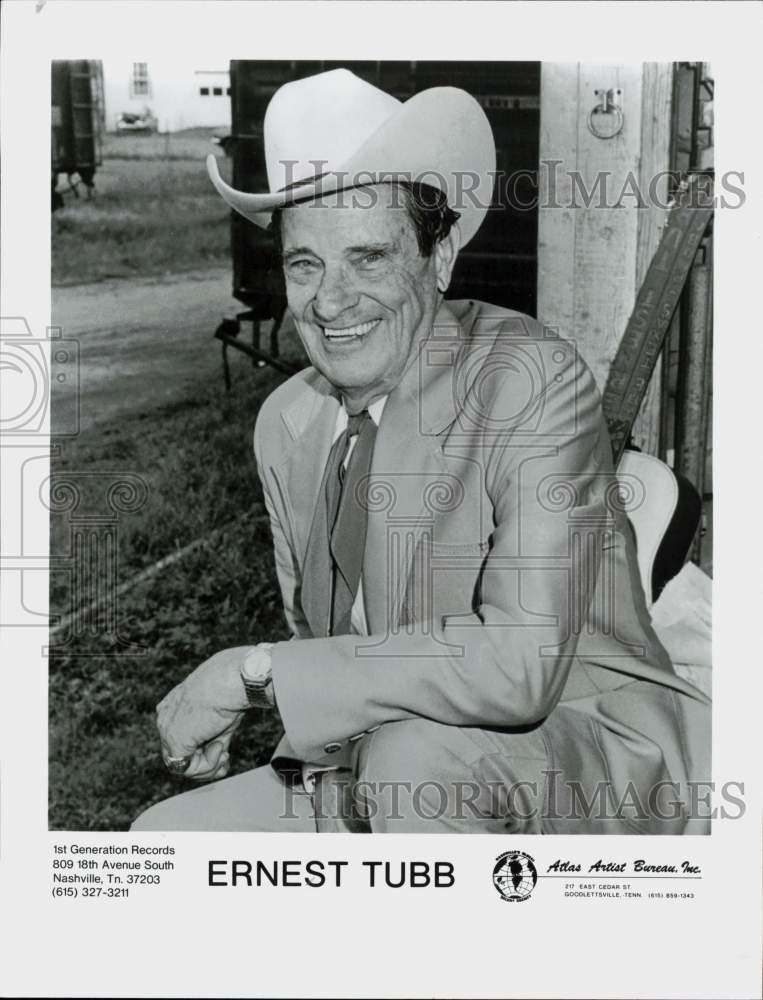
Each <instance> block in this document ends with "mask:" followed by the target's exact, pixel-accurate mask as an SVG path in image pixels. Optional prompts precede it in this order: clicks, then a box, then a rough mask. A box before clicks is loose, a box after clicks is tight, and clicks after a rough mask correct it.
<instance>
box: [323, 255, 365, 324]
mask: <svg viewBox="0 0 763 1000" xmlns="http://www.w3.org/2000/svg"><path fill="white" fill-rule="evenodd" d="M359 298H360V296H359V294H358V292H357V290H356V289H355V288H354V287H353V283H352V279H351V278H350V276H349V275H348V274H347V273H346V271H345V269H344V268H342V267H331V266H330V265H326V266H325V268H324V271H323V274H322V276H321V283H320V285H319V286H318V290H317V291H316V293H315V297H314V298H313V315H314V316H315V319H316V320H317V321H318V322H319V323H320V324H321V325H323V326H325V325H328V324H329V323H333V322H334V321H335V320H336V319H337V318H338V317H339V316H341V315H342V313H343V312H345V311H346V310H348V309H353V308H354V307H355V306H356V305H357V304H358V300H359Z"/></svg>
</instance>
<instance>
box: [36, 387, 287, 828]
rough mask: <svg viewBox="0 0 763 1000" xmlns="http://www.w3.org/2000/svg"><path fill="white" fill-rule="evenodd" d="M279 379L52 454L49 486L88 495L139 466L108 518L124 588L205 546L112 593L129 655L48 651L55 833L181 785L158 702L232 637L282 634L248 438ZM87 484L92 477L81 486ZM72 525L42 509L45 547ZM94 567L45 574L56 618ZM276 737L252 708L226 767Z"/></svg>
mask: <svg viewBox="0 0 763 1000" xmlns="http://www.w3.org/2000/svg"><path fill="white" fill-rule="evenodd" d="M282 377H283V376H280V375H278V374H277V373H275V372H273V371H271V370H270V369H259V370H255V369H249V370H248V372H247V373H246V374H245V375H244V374H239V375H237V378H236V380H235V382H234V386H233V390H232V392H231V394H230V396H228V397H223V398H221V394H220V387H219V385H214V386H209V387H206V388H203V387H199V391H198V393H197V394H196V395H195V396H194V398H193V399H188V400H187V401H186V402H184V403H181V404H176V405H173V406H169V407H165V408H164V409H158V410H156V411H154V412H153V413H151V414H148V415H146V416H144V417H140V418H135V419H132V420H122V421H119V422H118V424H116V425H115V426H113V427H109V428H107V429H106V430H103V429H100V428H97V427H96V428H94V429H93V430H92V431H91V432H88V433H86V434H83V435H81V436H80V438H78V439H77V441H76V442H74V443H73V444H72V445H67V448H66V452H65V454H66V458H65V459H61V460H59V461H58V462H57V464H56V466H55V468H54V473H55V477H56V480H58V481H59V482H61V481H63V480H65V479H66V477H67V473H70V472H77V471H78V472H82V471H86V472H88V473H101V476H100V477H99V476H98V475H95V476H92V477H90V476H88V477H87V480H86V481H85V486H84V492H85V494H86V496H85V498H84V503H85V504H86V503H87V502H88V500H89V499H91V497H90V495H89V494H92V498H95V496H96V494H97V495H102V494H103V486H102V482H101V480H102V481H103V482H105V483H109V482H111V481H113V480H116V479H118V478H119V475H120V473H132V474H133V475H135V474H137V475H139V476H140V477H141V478H142V479H143V480H144V481H145V483H146V485H147V487H148V499H147V502H146V503H145V505H144V506H143V507H142V508H141V509H140V510H138V511H136V512H134V513H129V514H123V515H121V517H120V522H119V527H118V557H117V558H118V578H119V583H120V584H121V583H123V582H124V581H126V580H129V579H131V578H133V577H134V576H135V575H136V574H137V573H138V572H140V571H141V570H143V569H145V568H146V567H147V566H150V565H151V564H153V563H155V562H156V561H157V560H159V559H161V558H162V557H164V556H167V555H169V554H171V553H173V552H177V551H178V550H179V549H181V548H183V547H184V546H186V545H187V544H188V543H189V542H192V541H193V540H194V539H198V538H201V537H203V536H206V535H208V534H209V533H210V532H211V531H212V529H214V528H216V527H217V526H222V528H221V530H220V531H219V532H218V533H217V534H215V535H213V537H212V539H211V540H210V544H208V545H201V546H200V547H198V548H196V549H194V550H193V551H192V552H191V554H189V555H187V556H185V557H184V558H181V559H179V560H178V561H177V562H174V563H173V564H172V565H170V566H168V567H166V568H165V569H164V570H163V571H162V572H161V573H159V574H158V575H156V576H154V577H153V578H151V579H150V580H147V581H146V582H145V583H142V584H139V585H138V586H136V587H134V588H132V589H130V590H129V591H128V592H127V593H125V594H123V595H122V596H121V597H120V598H119V601H118V605H117V615H116V617H117V622H118V631H119V635H120V639H121V640H124V641H127V642H129V643H132V644H135V645H136V646H138V647H142V652H143V655H139V656H135V655H125V653H124V651H123V650H122V649H121V648H120V647H119V646H115V645H113V644H111V643H110V642H109V641H108V639H107V638H106V636H105V635H104V630H103V629H102V628H99V629H96V630H95V631H96V632H99V633H100V634H99V635H95V636H88V635H79V636H76V637H75V639H74V641H73V642H72V643H71V645H70V646H68V647H67V646H66V645H64V646H63V647H62V648H61V650H60V651H59V652H53V653H52V655H51V658H50V708H49V711H50V825H51V828H53V829H69V830H72V829H94V830H119V829H125V828H126V827H127V826H128V825H129V823H130V822H131V821H132V819H133V818H134V817H135V815H136V814H137V813H138V812H139V811H140V810H141V809H142V808H145V807H146V806H147V805H149V804H150V803H152V802H154V801H157V800H159V799H161V798H165V797H166V796H167V795H169V794H172V793H173V792H174V791H177V790H179V789H180V788H182V787H183V785H182V783H181V784H180V785H178V783H177V782H175V781H173V780H171V779H170V778H169V776H168V774H167V772H166V771H165V769H164V767H163V765H162V763H161V760H160V758H159V755H158V744H157V739H156V730H155V726H154V709H155V706H156V703H157V702H158V701H159V700H160V699H161V698H162V697H163V695H164V694H165V693H166V692H167V691H168V690H169V688H170V687H172V686H173V685H174V684H176V683H177V682H178V681H179V680H181V679H182V678H183V677H184V676H185V675H186V674H187V673H188V672H189V670H190V669H192V668H193V667H195V666H197V665H198V664H199V663H200V662H201V661H202V660H204V659H205V658H206V657H207V656H209V655H211V654H212V653H214V652H216V651H217V650H219V649H222V648H225V647H227V646H234V645H241V644H244V643H249V642H258V641H260V640H265V639H271V640H273V639H279V638H285V637H286V635H287V633H286V628H285V623H284V620H283V614H282V610H281V602H280V596H279V592H278V585H277V581H276V578H275V571H274V567H273V562H272V554H271V540H270V529H269V525H268V519H267V514H266V512H265V510H264V507H263V504H262V497H261V491H260V487H259V482H258V479H257V475H256V469H255V464H254V458H253V455H252V448H251V432H252V426H253V422H254V418H255V415H256V413H257V410H258V408H259V406H260V405H261V403H262V401H263V400H264V398H265V397H266V396H267V395H268V393H269V392H271V391H272V389H273V388H274V387H275V386H276V385H277V384H278V382H279V381H280V380H281V378H282ZM88 483H89V484H90V485H88ZM70 530H71V522H70V519H69V515H68V514H67V513H60V514H53V515H52V520H51V537H52V541H51V548H52V551H53V552H54V553H59V554H60V553H65V552H66V551H67V550H68V544H69V543H68V539H69V532H70ZM102 572H103V566H102V564H98V566H94V567H93V568H92V569H91V568H88V569H87V570H86V573H85V579H84V580H80V581H79V585H78V586H77V587H76V592H74V593H73V591H74V590H75V588H73V587H72V586H71V585H70V584H68V583H67V582H66V580H65V579H62V578H60V577H59V578H57V577H56V574H55V573H53V574H51V611H52V612H59V613H61V612H63V613H66V612H68V611H70V610H71V609H72V606H75V607H76V605H77V604H78V603H80V601H82V600H83V595H90V594H92V592H93V587H94V584H95V583H96V578H97V574H99V573H101V574H102ZM279 734H280V724H279V721H278V719H277V718H272V717H271V716H268V715H266V714H265V713H262V717H261V718H259V719H253V720H251V722H250V723H249V724H248V725H247V727H246V729H245V730H244V731H243V732H242V733H241V735H240V737H239V738H238V741H237V746H236V747H234V771H233V772H232V773H235V771H237V770H244V769H246V768H248V767H251V766H253V765H255V764H259V763H264V762H266V761H267V759H268V757H269V751H270V750H271V749H272V747H273V746H274V744H275V741H276V739H277V738H278V736H279Z"/></svg>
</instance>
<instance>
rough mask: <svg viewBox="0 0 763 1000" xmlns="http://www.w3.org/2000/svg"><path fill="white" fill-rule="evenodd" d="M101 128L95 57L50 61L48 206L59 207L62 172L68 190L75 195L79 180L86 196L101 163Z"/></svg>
mask: <svg viewBox="0 0 763 1000" xmlns="http://www.w3.org/2000/svg"><path fill="white" fill-rule="evenodd" d="M103 131H104V101H103V68H102V65H101V63H100V61H99V60H95V59H74V60H54V61H53V62H52V64H51V137H50V155H51V175H52V184H51V194H52V206H51V207H52V209H53V211H55V210H56V209H57V208H62V207H63V204H64V201H63V193H62V192H61V191H59V190H58V178H59V175H60V174H66V177H67V180H68V185H69V190H70V191H71V192H72V193H73V194H74V195H75V197H79V192H78V190H77V188H78V186H79V183H80V182H81V183H82V184H84V185H85V188H86V190H87V196H88V197H90V195H91V193H92V190H93V187H94V186H95V172H96V169H97V168H98V167H99V166H100V165H101V143H102V136H103Z"/></svg>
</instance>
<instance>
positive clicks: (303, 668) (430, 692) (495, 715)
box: [273, 354, 611, 760]
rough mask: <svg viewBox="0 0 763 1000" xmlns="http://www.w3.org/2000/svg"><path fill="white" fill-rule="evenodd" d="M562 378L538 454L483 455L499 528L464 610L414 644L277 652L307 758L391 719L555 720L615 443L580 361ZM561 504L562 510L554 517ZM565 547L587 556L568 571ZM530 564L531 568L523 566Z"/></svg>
mask: <svg viewBox="0 0 763 1000" xmlns="http://www.w3.org/2000/svg"><path fill="white" fill-rule="evenodd" d="M568 374H569V376H570V377H567V378H565V379H564V380H562V381H560V383H559V384H558V385H557V384H556V383H554V385H553V386H552V387H551V388H550V389H549V391H548V392H547V394H546V397H545V399H544V405H543V408H542V417H541V423H540V425H539V426H538V427H537V429H536V431H537V436H536V435H533V438H532V440H533V441H534V442H542V443H541V445H540V446H538V445H537V444H530V445H528V443H527V442H524V443H523V444H520V445H519V446H516V443H515V442H514V441H513V440H512V437H511V436H508V437H507V438H506V440H498V441H494V442H493V443H492V445H490V446H489V447H487V446H486V447H485V448H484V451H483V454H484V456H485V457H484V471H485V484H486V490H487V493H488V495H489V497H490V501H491V504H492V508H493V519H494V530H493V532H492V542H491V548H490V552H489V554H488V556H487V560H486V563H485V565H484V568H483V571H482V576H481V595H480V601H479V604H478V606H477V607H476V609H475V611H474V612H473V613H472V614H469V615H464V616H458V617H457V618H455V619H453V618H447V617H446V618H445V620H444V621H442V622H429V623H427V626H428V627H427V628H426V629H422V628H421V626H420V625H418V626H416V628H417V631H415V632H414V634H407V633H406V634H403V635H396V636H370V637H360V636H354V635H350V636H336V637H331V638H327V639H323V638H321V639H309V640H307V641H305V642H300V643H296V644H294V643H289V644H286V643H282V644H279V645H276V646H275V647H274V649H273V680H274V687H275V694H276V701H277V703H278V706H279V710H280V712H281V716H282V719H283V722H284V726H285V729H286V733H287V736H288V738H289V740H290V742H291V744H292V746H293V747H294V748H295V750H296V752H297V753H299V754H300V755H301V756H302V758H303V759H305V760H318V759H320V758H321V757H322V756H323V755H324V754H325V753H326V752H327V750H326V748H327V746H328V745H329V744H332V743H334V744H340V745H341V744H342V743H344V741H346V740H348V739H349V738H351V737H353V736H357V735H359V734H361V733H363V732H365V731H367V730H368V729H370V728H373V727H375V726H378V725H380V724H383V723H385V722H390V721H394V720H400V719H406V718H412V717H425V718H428V719H432V720H435V721H437V722H441V723H445V724H450V725H460V726H473V725H481V726H523V725H528V724H532V723H534V722H537V721H539V720H541V719H543V718H545V716H546V715H548V713H549V712H550V711H551V710H552V708H553V707H554V705H555V704H556V702H557V701H558V699H559V697H560V695H561V692H562V689H563V687H564V684H565V680H566V678H567V674H568V672H569V668H570V664H571V662H572V657H573V656H574V653H575V648H576V644H577V640H578V635H579V632H580V629H581V628H582V627H583V622H584V621H585V618H586V613H587V609H588V604H589V602H590V599H591V595H592V593H593V590H594V587H595V584H596V578H597V573H598V568H599V561H600V553H601V548H602V545H601V542H602V539H603V536H604V533H605V532H606V506H605V503H604V501H603V498H602V460H603V459H602V456H603V455H604V456H606V454H607V452H603V451H602V447H603V446H604V447H605V448H606V449H608V448H609V441H608V438H607V437H606V434H607V432H606V427H605V425H604V422H603V418H602V414H601V405H600V399H599V394H598V391H597V389H596V386H595V382H594V380H593V377H592V376H591V374H590V372H589V371H588V369H587V367H586V366H585V365H584V364H583V363H582V361H580V360H579V359H578V358H577V357H576V356H574V354H573V361H572V370H571V371H570V372H569V373H568ZM506 395H507V394H506V393H505V392H501V391H500V389H496V390H495V393H494V397H493V400H492V403H491V406H492V412H491V413H490V417H491V418H493V419H495V420H496V421H499V422H500V420H501V418H503V417H505V414H506V413H507V412H513V410H514V408H515V405H516V404H515V401H514V400H512V399H510V398H506ZM603 436H604V437H603ZM610 481H611V474H610ZM544 491H546V492H548V493H549V496H546V495H545V494H544ZM565 498H567V499H568V500H569V503H568V509H567V510H566V511H564V510H563V511H562V512H561V513H560V509H559V508H560V503H561V505H562V507H563V506H564V502H565ZM570 515H573V516H574V518H575V519H576V523H579V524H581V525H583V526H587V527H584V533H583V535H582V536H581V539H582V541H579V543H571V541H570V535H569V524H570ZM571 544H578V548H581V547H582V549H581V552H580V558H579V559H578V561H577V563H576V564H575V566H574V567H573V571H570V569H569V566H570V563H569V556H570V547H571ZM524 554H529V555H530V556H531V559H530V560H529V561H526V560H525V561H523V557H524ZM528 611H529V613H528ZM374 650H376V651H377V652H378V655H374ZM369 654H370V655H369ZM333 749H334V750H336V749H337V747H336V745H335V746H334V747H333Z"/></svg>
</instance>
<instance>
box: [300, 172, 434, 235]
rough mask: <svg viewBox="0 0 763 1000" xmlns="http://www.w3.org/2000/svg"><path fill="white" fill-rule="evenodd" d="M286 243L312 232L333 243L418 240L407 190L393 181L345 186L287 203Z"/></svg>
mask: <svg viewBox="0 0 763 1000" xmlns="http://www.w3.org/2000/svg"><path fill="white" fill-rule="evenodd" d="M281 219H282V224H281V237H282V241H283V242H284V244H286V243H287V241H288V242H289V243H291V242H293V241H296V242H303V241H304V240H305V239H306V238H307V237H308V236H310V237H312V238H313V239H320V240H322V241H328V242H330V243H331V244H332V245H340V244H342V245H353V244H357V245H366V244H368V245H371V244H376V243H388V242H392V241H394V242H396V243H403V244H404V243H407V242H408V241H410V240H413V241H414V242H415V239H416V234H415V230H414V228H413V224H412V222H411V219H410V215H409V212H408V207H407V202H406V197H405V193H404V192H403V191H402V190H401V189H399V188H398V187H396V186H393V185H391V184H373V185H368V186H364V187H355V188H345V189H343V190H341V191H332V192H330V193H326V194H322V195H320V196H319V197H317V198H314V199H311V200H309V201H303V202H297V203H295V204H292V205H288V206H285V207H284V208H283V209H282V213H281Z"/></svg>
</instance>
